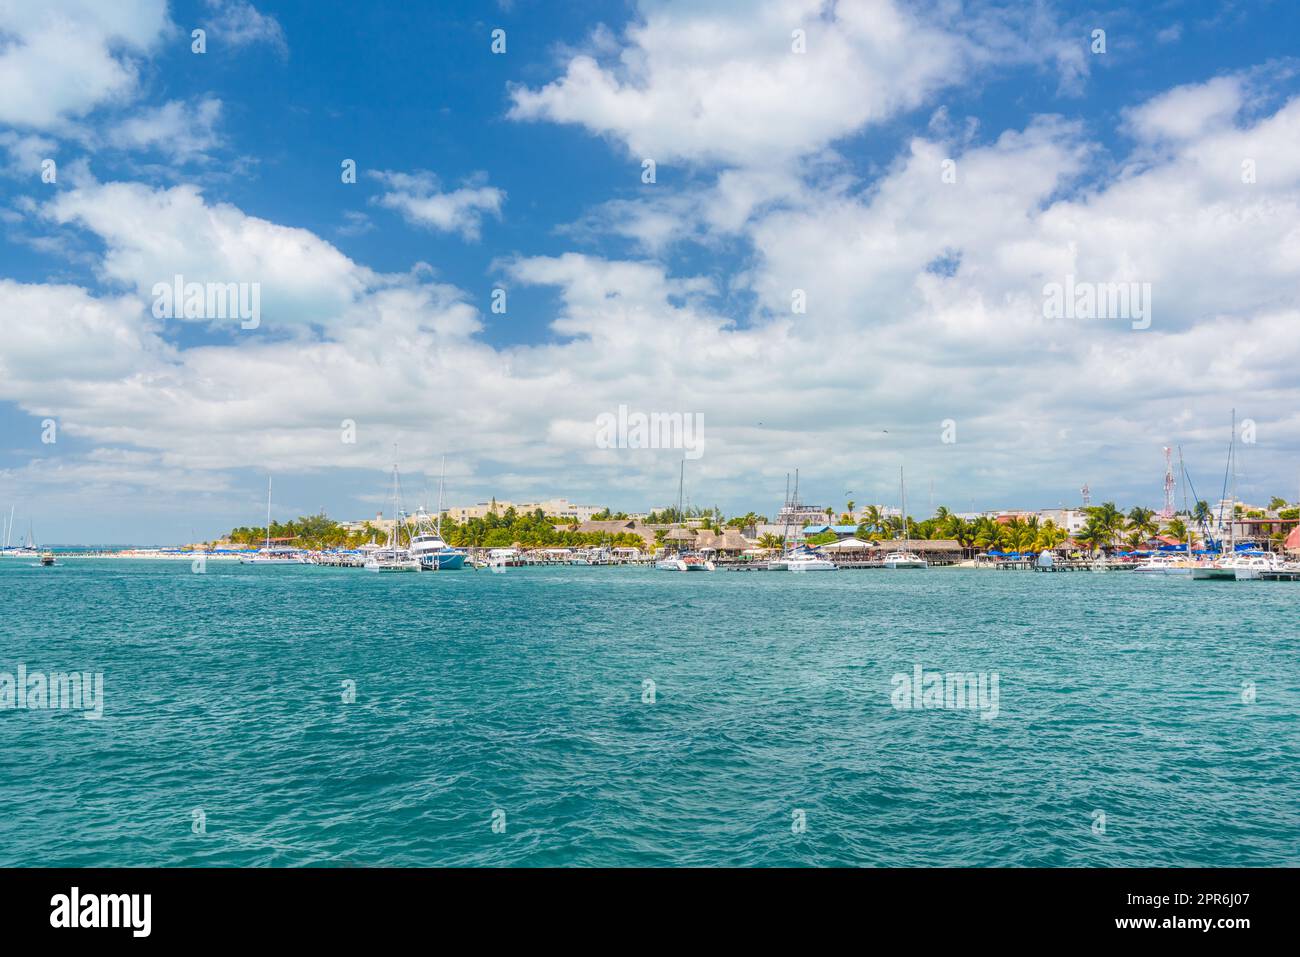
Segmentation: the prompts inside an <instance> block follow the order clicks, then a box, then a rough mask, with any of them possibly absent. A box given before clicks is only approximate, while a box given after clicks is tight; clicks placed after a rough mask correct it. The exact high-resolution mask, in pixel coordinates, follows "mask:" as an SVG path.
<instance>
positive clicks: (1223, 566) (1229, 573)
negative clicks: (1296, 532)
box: [1192, 409, 1282, 581]
mask: <svg viewBox="0 0 1300 957" xmlns="http://www.w3.org/2000/svg"><path fill="white" fill-rule="evenodd" d="M1229 478H1231V479H1232V490H1231V495H1230V496H1229V495H1227V493H1228V479H1229ZM1223 487H1224V488H1223V490H1224V493H1225V497H1224V498H1223V500H1222V502H1223V503H1224V504H1226V505H1227V506H1228V541H1227V546H1226V549H1227V555H1226V557H1220V558H1219V560H1218V561H1216V562H1211V563H1209V564H1205V565H1198V566H1196V568H1194V569H1192V579H1193V580H1194V581H1257V580H1258V579H1259V578H1260V577H1261V576H1262V574H1263V573H1264V572H1272V571H1277V570H1279V569H1280V568H1281V567H1282V563H1281V562H1279V561H1278V559H1277V557H1276V556H1275V555H1270V554H1268V553H1267V552H1263V551H1259V550H1257V549H1250V550H1249V551H1244V552H1239V551H1237V549H1236V524H1237V516H1236V507H1237V410H1236V409H1233V410H1232V435H1231V438H1229V440H1228V467H1227V470H1226V471H1225V473H1224V476H1223ZM1219 527H1220V528H1222V527H1223V504H1221V505H1220V506H1219Z"/></svg>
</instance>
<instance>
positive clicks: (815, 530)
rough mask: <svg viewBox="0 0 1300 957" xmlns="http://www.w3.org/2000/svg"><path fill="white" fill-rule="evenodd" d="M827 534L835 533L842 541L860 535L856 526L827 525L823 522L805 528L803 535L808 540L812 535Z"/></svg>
mask: <svg viewBox="0 0 1300 957" xmlns="http://www.w3.org/2000/svg"><path fill="white" fill-rule="evenodd" d="M826 532H834V533H835V537H836V538H837V539H839V540H840V541H844V539H846V538H853V537H854V536H855V535H857V533H858V526H856V525H827V524H826V523H825V522H823V523H822V524H820V525H808V526H806V527H805V528H804V530H803V534H804V537H805V538H807V537H808V536H810V535H824V534H825V533H826Z"/></svg>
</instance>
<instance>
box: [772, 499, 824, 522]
mask: <svg viewBox="0 0 1300 957" xmlns="http://www.w3.org/2000/svg"><path fill="white" fill-rule="evenodd" d="M773 524H774V525H789V526H791V527H793V528H802V527H803V526H804V525H808V524H812V525H825V524H826V509H824V508H818V507H817V506H816V505H800V504H799V503H798V502H791V503H790V504H788V505H782V506H781V511H779V512H777V515H776V521H775V522H773Z"/></svg>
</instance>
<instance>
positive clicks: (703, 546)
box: [695, 528, 754, 558]
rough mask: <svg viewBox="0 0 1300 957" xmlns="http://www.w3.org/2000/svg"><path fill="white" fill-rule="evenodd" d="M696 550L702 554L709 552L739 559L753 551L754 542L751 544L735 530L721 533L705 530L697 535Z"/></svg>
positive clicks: (731, 529) (724, 530)
mask: <svg viewBox="0 0 1300 957" xmlns="http://www.w3.org/2000/svg"><path fill="white" fill-rule="evenodd" d="M695 548H696V550H697V551H700V552H708V553H710V554H713V555H718V556H721V557H727V558H737V557H739V556H740V555H743V554H744V553H745V552H747V551H750V550H751V549H753V548H754V542H751V541H750V540H749V539H748V538H746V537H745V536H744V535H742V534H740V532H739V531H738V530H737V529H734V528H727V529H723V530H722V532H720V533H719V532H714V531H709V530H704V531H701V532H698V533H696V536H695Z"/></svg>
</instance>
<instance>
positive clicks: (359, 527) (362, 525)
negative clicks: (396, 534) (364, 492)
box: [339, 512, 396, 535]
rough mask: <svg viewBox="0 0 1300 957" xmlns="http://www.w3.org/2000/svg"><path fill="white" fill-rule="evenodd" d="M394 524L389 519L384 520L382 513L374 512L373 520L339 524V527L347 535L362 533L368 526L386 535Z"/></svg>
mask: <svg viewBox="0 0 1300 957" xmlns="http://www.w3.org/2000/svg"><path fill="white" fill-rule="evenodd" d="M394 524H396V523H395V522H394V521H393V519H391V518H384V513H383V512H376V513H375V517H374V518H367V519H362V520H361V521H359V522H340V523H339V526H340V527H341V528H342V529H343V530H344V531H345V532H347V533H348V534H349V535H356V534H357V533H358V532H364V531H365V530H366V526H367V525H369V526H370V527H371V528H373V529H374V530H375V531H377V532H379V533H381V534H383V535H387V534H388V533H389V532H391V531H392V530H393V525H394Z"/></svg>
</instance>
